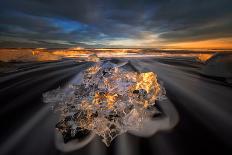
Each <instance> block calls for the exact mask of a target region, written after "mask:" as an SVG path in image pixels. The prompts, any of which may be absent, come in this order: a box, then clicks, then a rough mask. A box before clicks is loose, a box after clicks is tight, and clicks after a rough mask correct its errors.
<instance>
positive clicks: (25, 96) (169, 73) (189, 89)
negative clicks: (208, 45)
mask: <svg viewBox="0 0 232 155" xmlns="http://www.w3.org/2000/svg"><path fill="white" fill-rule="evenodd" d="M91 64H92V63H88V62H82V63H80V62H76V61H73V60H63V61H55V62H49V63H39V64H38V63H35V64H33V63H31V64H30V65H28V66H27V67H24V68H21V69H20V70H18V71H15V72H12V73H8V74H1V77H0V103H1V108H0V119H1V134H0V154H1V155H5V154H17V155H27V154H38V155H44V154H50V155H53V154H65V153H62V152H60V151H58V150H57V149H56V148H55V143H54V139H55V138H54V135H55V134H54V126H55V123H56V119H57V118H56V117H55V115H53V113H52V112H51V111H50V109H49V107H48V106H47V105H45V104H44V103H42V98H41V97H42V93H43V92H45V91H48V90H51V89H54V88H57V87H58V86H61V87H62V86H64V85H65V84H67V83H68V82H69V81H70V80H72V79H73V78H75V75H77V74H78V73H79V72H81V71H82V70H84V69H86V68H87V67H89V66H90V65H91ZM129 64H130V65H131V67H132V68H134V69H136V70H138V71H153V72H156V73H157V74H158V77H159V80H161V81H163V83H164V87H165V88H166V91H167V97H168V99H169V100H170V101H171V103H172V104H173V105H174V106H175V107H176V109H177V111H178V113H179V117H180V120H179V123H178V124H177V126H176V127H175V128H174V129H171V130H170V131H162V132H159V133H157V134H155V135H153V136H152V137H149V138H139V137H136V136H133V135H131V134H124V135H121V136H118V137H117V138H116V139H115V140H114V141H113V142H112V144H111V146H110V147H109V148H107V147H105V145H104V144H103V143H102V142H101V141H100V138H99V137H95V138H94V140H93V141H92V142H91V143H90V144H88V145H87V146H86V147H84V148H82V149H80V150H77V151H75V152H71V153H67V154H80V155H82V154H83V155H88V154H93V155H98V154H99V155H104V154H110V155H116V154H120V155H121V154H131V155H132V154H133V155H136V154H155V155H162V154H164V155H169V154H170V155H171V154H176V155H180V154H183V155H186V154H194V155H196V154H216V153H218V154H231V153H232V143H231V139H232V132H231V131H232V105H231V103H232V102H231V101H232V88H231V86H230V85H228V84H227V83H225V82H224V81H221V80H218V79H214V78H209V77H205V76H202V74H201V71H200V70H201V67H202V65H204V64H202V63H199V62H197V61H194V60H193V59H154V58H149V59H148V58H147V59H133V60H129ZM228 152H230V153H228Z"/></svg>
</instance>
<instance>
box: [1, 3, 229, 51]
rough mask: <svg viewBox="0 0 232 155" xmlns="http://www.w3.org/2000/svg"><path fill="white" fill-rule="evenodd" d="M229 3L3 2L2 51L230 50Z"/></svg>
mask: <svg viewBox="0 0 232 155" xmlns="http://www.w3.org/2000/svg"><path fill="white" fill-rule="evenodd" d="M231 8H232V1H231V0H1V1H0V21H1V22H0V47H56V48H59V47H75V46H81V47H101V48H102V47H118V48H122V47H143V48H144V47H145V48H149V47H154V48H161V47H167V48H169V47H171V48H232V9H231Z"/></svg>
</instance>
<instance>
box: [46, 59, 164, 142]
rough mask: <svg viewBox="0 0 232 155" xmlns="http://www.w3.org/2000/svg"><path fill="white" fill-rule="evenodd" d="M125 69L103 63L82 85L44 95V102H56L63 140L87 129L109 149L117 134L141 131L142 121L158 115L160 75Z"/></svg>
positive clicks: (161, 90) (89, 72) (161, 94)
mask: <svg viewBox="0 0 232 155" xmlns="http://www.w3.org/2000/svg"><path fill="white" fill-rule="evenodd" d="M122 66H123V65H117V64H114V63H112V62H110V61H100V62H98V63H96V64H95V65H94V66H92V67H90V68H88V69H87V70H85V71H84V75H83V79H82V82H81V84H79V85H77V84H73V85H71V87H69V90H68V91H67V90H65V91H64V90H62V89H60V88H59V89H56V90H53V91H50V92H47V93H45V94H44V95H43V97H44V102H46V103H53V105H54V110H55V111H56V112H59V113H60V122H59V123H58V124H57V128H58V130H59V131H60V132H61V133H62V134H63V136H64V137H65V136H66V135H71V136H75V134H76V133H77V132H79V131H86V130H88V131H92V132H94V133H95V134H97V135H99V136H101V137H102V139H103V142H104V143H105V144H106V145H107V146H109V145H110V142H111V141H112V140H113V139H114V138H115V137H117V136H118V135H120V134H122V133H124V132H127V131H128V130H136V129H137V130H139V129H140V128H142V124H143V123H142V122H143V121H144V120H145V119H147V118H150V117H151V115H153V114H154V113H155V112H157V110H156V109H155V101H156V100H162V99H164V98H165V90H164V88H163V87H162V86H161V85H160V84H159V83H158V81H157V75H156V74H155V73H153V72H147V73H138V72H133V71H128V70H126V69H124V68H123V67H122ZM67 133H68V134H67ZM70 133H71V134H70Z"/></svg>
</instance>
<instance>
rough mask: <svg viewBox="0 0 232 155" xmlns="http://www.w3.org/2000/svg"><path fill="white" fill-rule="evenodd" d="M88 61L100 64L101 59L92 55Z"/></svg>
mask: <svg viewBox="0 0 232 155" xmlns="http://www.w3.org/2000/svg"><path fill="white" fill-rule="evenodd" d="M87 61H91V62H99V61H100V58H99V57H98V56H97V54H91V55H89V56H88V57H87Z"/></svg>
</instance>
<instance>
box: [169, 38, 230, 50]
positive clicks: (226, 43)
mask: <svg viewBox="0 0 232 155" xmlns="http://www.w3.org/2000/svg"><path fill="white" fill-rule="evenodd" d="M168 46H170V47H172V48H182V49H232V38H221V39H211V40H203V41H190V42H181V43H171V44H168Z"/></svg>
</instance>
